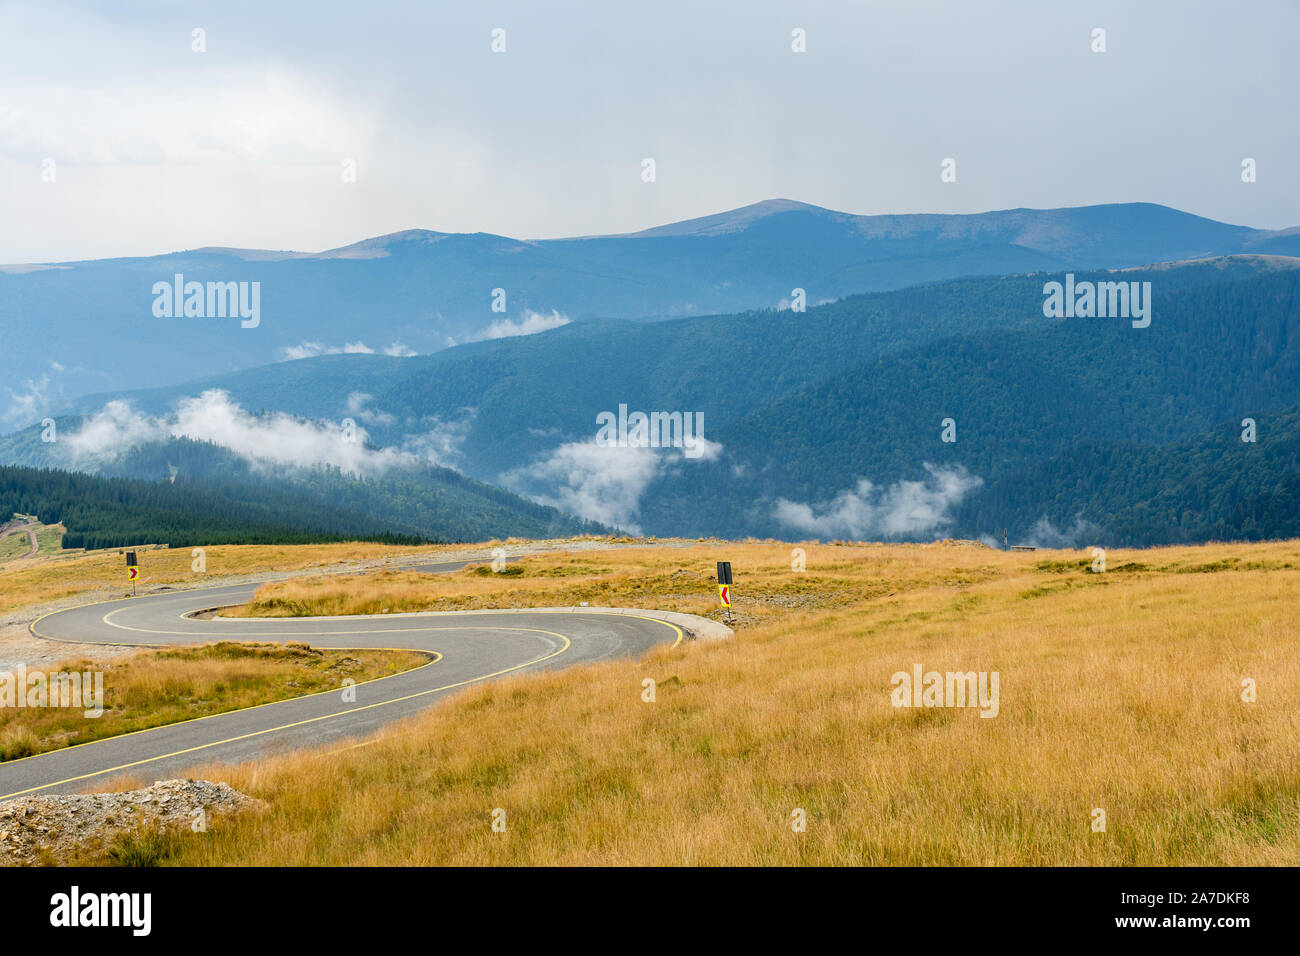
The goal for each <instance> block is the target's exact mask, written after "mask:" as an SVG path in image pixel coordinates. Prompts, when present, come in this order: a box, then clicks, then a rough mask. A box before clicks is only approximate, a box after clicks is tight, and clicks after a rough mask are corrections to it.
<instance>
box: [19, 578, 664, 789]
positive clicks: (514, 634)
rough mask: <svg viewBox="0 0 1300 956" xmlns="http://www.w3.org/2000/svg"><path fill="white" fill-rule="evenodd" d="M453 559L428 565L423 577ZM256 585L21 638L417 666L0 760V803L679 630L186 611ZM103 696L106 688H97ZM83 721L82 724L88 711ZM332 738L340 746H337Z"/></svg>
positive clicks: (356, 730) (226, 751) (416, 705)
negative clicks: (379, 658)
mask: <svg viewBox="0 0 1300 956" xmlns="http://www.w3.org/2000/svg"><path fill="white" fill-rule="evenodd" d="M462 567H464V564H463V563H456V564H441V565H428V566H425V567H422V568H420V569H419V570H422V571H427V572H431V573H438V572H446V571H454V570H457V569H459V568H462ZM257 587H258V584H257V583H252V584H239V585H232V586H225V587H214V588H202V589H195V590H187V591H177V592H172V593H165V594H158V595H150V596H144V597H137V598H128V599H126V600H119V601H110V602H107V603H102V604H90V605H84V606H82V607H75V608H70V609H68V610H65V611H56V612H55V613H53V614H48V615H46V616H45V617H43V618H40V619H39V620H37V621H35V622H34V623H33V624H32V625H31V630H32V633H33V634H35V635H36V636H38V637H43V638H49V639H52V640H59V641H73V642H78V643H90V644H132V645H141V646H158V645H168V644H172V645H175V644H205V643H209V642H212V641H219V640H248V641H305V642H307V643H310V644H311V645H312V646H314V647H320V648H358V649H360V648H410V649H414V650H419V651H424V652H426V653H428V654H429V655H430V657H431V660H430V662H429V663H428V664H425V665H423V666H421V667H417V668H415V669H414V670H410V671H406V672H405V673H402V674H395V675H393V676H392V677H384V678H380V679H378V680H373V681H368V682H365V683H360V684H356V685H355V686H354V687H353V688H352V691H354V693H355V700H345V699H344V696H345V695H344V694H343V692H342V691H341V690H336V691H328V692H324V693H319V694H313V695H309V696H307V697H299V698H295V699H293V700H285V701H280V702H277V703H272V704H263V705H261V706H258V707H250V708H247V709H244V710H237V711H231V712H230V713H226V714H217V715H214V716H210V717H200V718H197V719H194V720H189V721H185V722H183V723H178V724H172V725H170V726H166V727H157V728H154V729H152V730H143V731H138V732H136V733H132V734H124V735H122V736H118V737H111V738H108V739H106V740H100V741H95V742H92V743H87V744H80V745H77V746H74V747H68V748H65V749H63V750H55V751H51V752H50V753H45V754H38V755H36V756H34V757H26V758H23V759H21V760H13V761H7V762H5V763H0V800H7V799H11V798H14V797H19V796H23V795H26V794H31V793H68V792H75V791H77V790H79V789H84V788H85V787H87V786H90V785H92V784H95V783H98V782H100V781H101V780H103V779H104V778H106V777H112V776H115V775H118V774H124V773H131V774H136V775H139V776H145V777H151V778H152V779H166V778H167V777H168V776H174V775H176V773H177V772H178V771H181V770H184V769H186V768H189V767H193V766H194V765H196V764H199V763H207V762H210V761H222V762H228V761H238V760H248V759H252V758H257V757H262V756H266V755H268V754H272V753H279V752H282V751H285V750H291V749H295V748H301V747H311V746H316V745H319V744H323V743H329V742H331V741H342V740H344V739H345V738H355V737H359V736H362V735H365V734H368V733H370V732H372V731H374V730H377V729H378V728H380V727H382V726H383V725H385V724H388V723H391V722H392V721H394V720H399V719H401V718H403V717H407V716H410V715H411V714H414V713H416V712H418V711H420V710H423V709H424V708H426V707H428V706H430V705H431V704H433V703H434V702H435V701H437V700H438V699H440V698H441V697H443V696H445V695H447V694H449V693H454V692H455V691H456V690H458V689H460V688H463V687H465V686H467V685H470V684H474V683H478V682H480V681H485V680H489V679H492V678H495V677H500V676H503V675H506V674H513V673H518V672H520V671H523V670H526V669H529V670H531V669H538V668H559V667H568V666H572V665H574V664H581V663H587V662H591V661H599V660H605V659H607V658H611V657H623V656H634V655H638V654H642V653H644V652H645V651H647V650H649V649H650V648H651V647H653V646H654V645H656V644H662V643H668V642H676V641H680V640H681V639H682V637H683V636H684V635H683V631H682V629H681V628H680V627H678V626H677V625H675V624H672V623H668V622H667V621H662V620H657V619H655V618H653V617H649V616H645V617H640V616H632V615H627V614H615V613H609V614H603V613H600V612H599V611H594V612H588V613H580V612H577V611H563V610H557V611H519V612H493V611H488V612H482V611H476V612H465V613H423V614H382V615H367V616H350V617H328V618H262V619H249V618H212V619H209V620H204V619H200V618H195V617H191V616H189V615H192V614H193V613H194V612H196V611H201V610H205V609H209V608H214V607H220V606H224V605H230V604H239V603H242V602H244V601H247V600H248V599H249V598H250V597H251V596H252V594H253V592H254V591H255V590H256V589H257ZM104 697H105V701H106V703H108V704H110V705H111V703H112V687H111V686H106V687H105V688H104ZM88 719H93V718H88ZM340 746H345V745H344V744H340Z"/></svg>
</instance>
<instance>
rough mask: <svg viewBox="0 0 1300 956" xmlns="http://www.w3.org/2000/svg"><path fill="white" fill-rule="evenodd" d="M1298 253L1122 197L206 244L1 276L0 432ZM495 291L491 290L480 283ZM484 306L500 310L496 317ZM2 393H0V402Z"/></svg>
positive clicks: (1265, 235) (1284, 242)
mask: <svg viewBox="0 0 1300 956" xmlns="http://www.w3.org/2000/svg"><path fill="white" fill-rule="evenodd" d="M1241 253H1256V254H1276V255H1288V256H1290V255H1300V232H1298V231H1297V230H1295V229H1290V230H1282V231H1269V230H1258V229H1250V228H1247V227H1243V226H1234V225H1228V224H1224V223H1220V222H1215V221H1213V220H1209V219H1204V218H1201V217H1198V216H1193V215H1190V214H1188V213H1183V212H1179V211H1177V210H1174V209H1169V208H1167V207H1164V206H1158V205H1152V204H1145V203H1129V204H1119V205H1102V206H1085V207H1078V208H1069V209H1049V210H1033V209H1014V210H1006V211H1000V212H989V213H981V214H976V215H903V216H854V215H849V214H846V213H840V212H834V211H831V210H828V209H822V208H819V207H817V206H810V205H807V204H804V203H798V202H793V201H791V200H785V199H777V200H770V201H767V202H762V203H757V204H755V205H752V206H746V207H744V208H741V209H736V210H732V211H729V212H725V213H720V214H718V215H714V216H706V217H704V218H701V219H694V220H690V221H687V222H681V223H674V224H671V225H665V226H660V227H658V228H654V229H649V230H645V231H643V232H636V233H630V234H626V235H618V236H596V237H583V238H575V239H547V240H518V239H510V238H506V237H502V236H494V235H488V234H484V233H474V234H448V233H441V232H432V231H428V230H410V231H407V232H399V233H394V234H392V235H388V236H381V237H378V238H374V239H367V240H364V241H362V242H358V243H355V244H353V245H350V246H345V247H343V248H340V249H332V250H327V251H325V252H320V253H304V252H283V251H268V250H249V249H227V248H203V249H195V250H189V251H184V252H174V253H168V254H165V255H156V256H147V257H141V258H122V259H105V260H94V261H86V262H61V263H46V264H40V265H21V266H6V267H0V323H2V324H3V328H4V329H5V331H6V338H7V341H6V346H7V347H6V348H5V349H4V350H3V351H2V352H0V381H2V382H4V383H5V385H6V387H7V389H8V392H9V396H8V402H7V403H6V404H5V406H4V407H3V408H0V425H4V424H7V425H8V427H11V428H12V427H18V426H21V425H25V424H29V423H30V422H31V421H34V420H38V419H39V418H40V417H42V416H43V415H44V414H45V413H46V412H47V411H48V410H49V409H51V408H53V407H57V406H58V405H59V404H60V403H61V402H62V401H66V400H68V399H71V398H75V397H76V396H78V395H81V394H84V393H86V392H94V391H103V390H108V389H126V388H132V389H134V388H146V387H151V386H156V385H165V384H170V383H175V382H180V381H184V380H186V379H191V378H196V377H199V376H203V375H214V374H224V373H228V372H231V371H235V370H238V369H242V368H249V367H252V366H256V365H260V364H265V363H268V362H275V361H279V360H282V359H284V358H288V357H295V356H306V355H313V354H319V353H321V352H331V351H343V350H352V351H358V352H359V351H366V350H368V351H372V352H375V353H381V354H382V353H384V352H385V351H387V352H390V353H392V354H395V355H407V354H411V353H420V354H427V353H430V352H433V351H436V350H439V349H443V348H445V347H447V346H448V345H451V344H454V343H464V342H466V341H470V340H475V339H484V338H494V337H500V336H505V335H511V334H517V333H519V332H521V331H536V330H542V329H545V328H548V327H552V326H555V325H558V324H561V323H563V322H565V321H569V320H577V319H583V318H619V319H652V318H663V317H678V316H700V315H708V314H713V313H727V312H737V311H741V310H746V309H765V308H773V309H775V308H778V307H781V306H782V305H783V304H785V303H788V302H790V301H791V300H792V297H793V290H795V289H802V290H804V295H805V297H806V301H807V303H808V304H809V305H813V304H817V303H822V302H827V301H830V300H834V299H840V298H843V297H844V296H847V295H851V294H854V293H861V292H871V291H881V290H889V289H900V288H904V287H907V286H912V285H916V284H918V283H924V282H934V281H938V280H945V279H952V278H956V277H961V276H979V275H1005V274H1012V273H1025V272H1044V271H1063V270H1068V269H1073V270H1083V269H1100V268H1122V267H1126V266H1137V265H1144V264H1147V263H1153V262H1161V261H1170V260H1180V259H1191V258H1199V257H1207V256H1218V255H1230V254H1241ZM178 274H179V275H181V276H183V277H184V280H183V281H184V282H186V283H188V282H199V283H203V284H205V286H206V283H209V282H212V283H218V282H220V283H248V284H249V285H250V287H251V284H252V283H254V282H256V283H259V287H258V293H259V316H258V323H257V325H256V327H255V328H243V327H241V323H240V320H239V319H238V318H229V317H227V318H198V317H189V318H162V317H158V316H155V314H154V303H155V299H156V295H155V293H154V291H153V289H154V287H155V284H157V283H172V282H174V277H175V276H176V275H178ZM498 289H499V290H503V292H504V298H502V296H501V295H500V294H498V295H496V296H494V290H498ZM494 305H496V306H497V307H498V308H499V309H501V311H494V310H493V306H494ZM0 394H3V393H0Z"/></svg>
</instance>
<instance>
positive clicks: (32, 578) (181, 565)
mask: <svg viewBox="0 0 1300 956" xmlns="http://www.w3.org/2000/svg"><path fill="white" fill-rule="evenodd" d="M462 549H463V546H459V545H425V546H421V547H405V546H395V545H384V544H367V543H364V542H362V543H358V542H345V543H336V544H319V545H259V544H248V545H213V546H209V547H206V548H204V552H205V558H206V564H207V570H206V572H204V573H203V574H196V573H195V572H194V570H193V569H192V567H191V563H192V561H193V558H192V557H191V549H189V548H176V549H162V550H157V551H155V550H143V549H139V550H138V557H139V561H140V581H139V584H138V587H139V588H140V589H141V590H143V589H147V588H151V587H154V586H155V585H159V584H195V583H202V582H203V581H205V580H208V579H214V578H220V577H225V576H230V575H239V574H252V573H257V572H265V571H298V570H302V569H304V568H313V567H326V566H329V565H334V564H338V563H340V562H344V561H379V560H382V559H385V558H393V557H401V556H404V555H428V556H429V557H430V558H431V559H434V560H436V559H437V556H438V555H439V554H442V553H445V552H448V551H454V550H462ZM124 550H125V549H110V550H103V551H90V552H87V551H81V550H70V551H49V550H46V544H45V542H44V541H42V543H41V552H40V553H39V554H38V555H37V556H36V557H34V558H29V559H27V560H18V561H13V562H11V563H10V564H9V565H8V566H7V567H6V568H5V571H4V590H3V592H2V593H0V611H6V610H9V609H11V608H15V607H24V606H27V605H31V604H36V603H38V602H47V601H57V600H61V599H64V598H68V597H72V596H73V595H80V594H84V593H85V592H87V591H93V590H94V589H96V588H113V589H116V590H118V591H119V592H120V593H122V594H129V593H130V585H129V584H128V583H127V580H126V564H125V559H124V558H123V556H122V552H123V551H124Z"/></svg>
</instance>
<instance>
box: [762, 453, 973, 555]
mask: <svg viewBox="0 0 1300 956" xmlns="http://www.w3.org/2000/svg"><path fill="white" fill-rule="evenodd" d="M924 467H925V470H926V472H928V477H927V478H926V479H925V480H923V481H899V482H895V483H894V484H892V485H890V486H889V487H888V488H880V487H877V486H876V485H874V484H872V483H871V482H870V481H868V480H867V479H866V478H861V479H859V480H858V483H857V485H856V486H855V487H854V488H852V489H850V490H846V491H841V492H840V493H839V494H837V495H836V496H835V497H834V498H833V499H832V500H831V501H829V502H823V503H821V504H819V505H808V504H801V503H799V502H794V501H787V500H786V499H784V498H779V499H777V503H776V507H775V509H774V516H775V518H776V519H777V520H778V521H780V522H781V523H782V524H784V525H787V526H788V527H791V528H795V529H797V530H799V531H802V532H806V533H809V534H815V535H817V536H818V537H821V538H839V537H843V538H853V539H859V540H860V539H864V538H870V537H884V538H900V537H907V536H910V535H915V534H922V533H926V532H929V531H933V530H934V529H936V528H939V527H942V526H943V525H946V524H948V523H949V522H950V521H951V517H950V515H949V511H950V509H951V508H952V507H953V506H954V505H956V504H958V503H959V502H960V501H961V500H962V498H964V497H965V496H966V495H967V494H968V493H969V492H971V491H973V490H974V489H976V488H978V487H979V486H980V485H982V484H983V481H982V480H981V479H980V478H978V477H975V476H974V475H971V474H969V473H968V472H967V471H966V470H965V469H964V468H952V469H940V468H935V467H934V466H933V465H931V464H929V463H928V462H927V463H926V464H925V466H924Z"/></svg>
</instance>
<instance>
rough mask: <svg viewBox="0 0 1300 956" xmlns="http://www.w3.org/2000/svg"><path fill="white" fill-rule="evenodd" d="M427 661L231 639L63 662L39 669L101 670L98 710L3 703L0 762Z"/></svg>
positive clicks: (408, 654)
mask: <svg viewBox="0 0 1300 956" xmlns="http://www.w3.org/2000/svg"><path fill="white" fill-rule="evenodd" d="M427 661H428V657H427V656H426V655H424V654H421V653H418V652H415V651H375V650H346V651H345V650H324V651H322V650H317V649H316V648H313V647H310V646H308V645H306V644H288V645H280V644H257V643H245V642H230V641H225V642H220V643H216V644H207V645H203V646H200V647H176V648H166V649H162V650H152V649H151V650H145V651H140V652H139V653H138V654H132V655H130V656H129V657H120V658H117V659H116V660H113V661H109V662H103V661H91V660H78V659H71V660H66V661H61V662H60V663H58V664H55V665H54V666H52V667H48V668H39V671H40V672H41V673H42V674H57V673H65V674H71V673H74V672H75V673H80V674H84V673H86V672H94V671H101V672H102V673H103V685H102V687H103V694H104V696H103V704H104V713H103V714H102V715H101V716H99V717H97V718H94V719H87V718H86V717H84V716H83V714H84V712H85V710H86V708H85V707H84V706H75V707H21V708H20V707H2V708H0V761H3V760H16V759H19V758H21V757H29V756H31V755H32V754H37V753H44V752H46V751H48V750H57V749H59V748H60V747H68V746H72V745H74V744H80V743H86V742H87V741H91V740H102V739H103V738H105V737H113V736H116V735H117V734H125V733H130V732H132V731H135V730H143V729H145V728H146V727H159V726H162V725H163V724H173V723H176V722H177V721H181V720H189V719H191V718H194V717H205V716H207V715H209V714H218V713H222V712H224V711H228V710H237V709H239V708H241V707H252V706H254V705H256V704H265V703H269V702H271V701H275V700H285V699H287V698H290V697H301V696H303V695H305V694H313V693H317V692H319V691H324V690H333V689H335V688H337V687H340V686H341V685H342V682H343V680H344V679H345V678H351V679H352V680H353V681H355V682H357V683H361V682H362V681H367V680H373V679H374V678H377V677H386V676H388V675H389V674H396V673H399V672H400V671H404V670H409V669H411V668H413V667H419V666H420V665H422V664H424V663H426V662H427ZM37 670H38V668H35V667H33V668H31V671H32V672H35V671H37ZM86 686H87V687H92V686H93V684H88V685H86ZM83 700H84V699H83Z"/></svg>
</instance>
